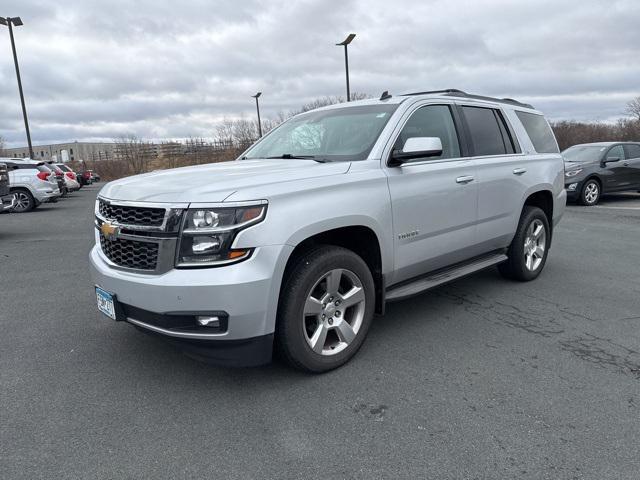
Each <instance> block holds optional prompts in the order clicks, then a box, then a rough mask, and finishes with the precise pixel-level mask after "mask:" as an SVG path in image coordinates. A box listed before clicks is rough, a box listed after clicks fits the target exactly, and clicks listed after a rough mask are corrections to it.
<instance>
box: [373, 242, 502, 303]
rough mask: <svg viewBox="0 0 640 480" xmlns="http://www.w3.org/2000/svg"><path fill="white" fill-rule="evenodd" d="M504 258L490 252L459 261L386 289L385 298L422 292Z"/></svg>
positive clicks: (390, 299)
mask: <svg viewBox="0 0 640 480" xmlns="http://www.w3.org/2000/svg"><path fill="white" fill-rule="evenodd" d="M505 260H507V256H506V255H505V254H503V253H492V254H490V255H483V256H481V257H476V258H474V259H473V260H471V261H469V262H465V263H459V264H457V265H455V266H453V267H449V268H446V269H444V270H439V271H437V272H435V273H433V274H431V275H429V276H426V277H420V278H418V279H417V280H414V281H412V282H410V283H404V284H401V285H399V286H396V287H391V288H390V289H389V290H387V294H386V296H385V300H386V301H388V302H395V301H396V300H402V299H403V298H407V297H411V296H413V295H416V294H418V293H421V292H424V291H425V290H429V289H431V288H433V287H437V286H438V285H442V284H443V283H447V282H451V281H452V280H456V279H458V278H462V277H466V276H467V275H470V274H472V273H475V272H477V271H479V270H483V269H485V268H488V267H492V266H494V265H497V264H498V263H502V262H504V261H505Z"/></svg>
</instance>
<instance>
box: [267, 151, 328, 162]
mask: <svg viewBox="0 0 640 480" xmlns="http://www.w3.org/2000/svg"><path fill="white" fill-rule="evenodd" d="M266 158H267V159H272V158H281V159H283V160H291V159H300V160H315V161H316V162H320V163H324V162H326V160H323V159H321V158H316V156H315V155H293V154H291V153H283V154H282V155H276V156H274V157H266Z"/></svg>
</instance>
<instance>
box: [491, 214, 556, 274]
mask: <svg viewBox="0 0 640 480" xmlns="http://www.w3.org/2000/svg"><path fill="white" fill-rule="evenodd" d="M534 224H535V225H542V226H543V228H544V230H543V232H542V233H541V238H542V235H543V236H544V245H543V250H544V253H542V255H541V258H540V260H541V261H540V262H539V263H538V261H537V258H538V257H535V254H531V253H528V252H527V248H528V247H527V246H526V245H525V242H526V241H527V238H528V237H529V229H530V228H531V226H532V225H534ZM529 245H531V244H530V243H529ZM538 246H539V245H538ZM550 246H551V229H550V228H549V220H548V219H547V216H546V215H545V213H544V212H543V211H542V210H541V209H540V208H538V207H531V206H525V207H524V209H523V210H522V215H521V216H520V222H519V223H518V229H517V230H516V234H515V236H514V237H513V240H512V241H511V245H509V249H508V250H507V257H508V260H507V261H506V262H504V263H501V264H500V265H498V270H499V271H500V273H501V274H502V275H503V276H504V277H506V278H510V279H512V280H518V281H521V282H528V281H531V280H534V279H536V278H537V277H538V275H540V272H542V269H543V268H544V265H545V263H546V262H547V256H548V254H549V247H550ZM531 248H534V246H533V245H532V246H531ZM532 256H533V259H532V263H531V268H530V267H528V266H527V261H528V258H529V257H532ZM536 263H537V265H536ZM533 267H535V268H533Z"/></svg>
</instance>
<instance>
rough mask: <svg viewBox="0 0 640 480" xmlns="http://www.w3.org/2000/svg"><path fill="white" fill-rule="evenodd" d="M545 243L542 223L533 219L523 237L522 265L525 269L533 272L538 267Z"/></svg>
mask: <svg viewBox="0 0 640 480" xmlns="http://www.w3.org/2000/svg"><path fill="white" fill-rule="evenodd" d="M546 245H547V232H546V229H545V228H544V224H543V223H542V221H540V220H539V219H535V220H534V221H533V222H531V224H530V225H529V228H528V229H527V234H526V236H525V239H524V265H525V267H526V268H527V270H529V271H531V272H534V271H536V270H537V269H538V267H539V266H540V264H541V263H542V260H543V259H544V252H545V248H546Z"/></svg>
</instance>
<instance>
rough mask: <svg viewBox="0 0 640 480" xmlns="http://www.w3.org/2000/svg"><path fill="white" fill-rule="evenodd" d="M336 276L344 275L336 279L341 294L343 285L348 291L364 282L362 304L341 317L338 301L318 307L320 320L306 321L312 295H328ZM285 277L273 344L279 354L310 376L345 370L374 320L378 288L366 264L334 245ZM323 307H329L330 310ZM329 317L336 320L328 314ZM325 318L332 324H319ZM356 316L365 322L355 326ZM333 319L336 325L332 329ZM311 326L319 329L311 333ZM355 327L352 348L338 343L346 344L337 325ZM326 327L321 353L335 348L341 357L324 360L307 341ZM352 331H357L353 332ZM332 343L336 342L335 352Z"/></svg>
mask: <svg viewBox="0 0 640 480" xmlns="http://www.w3.org/2000/svg"><path fill="white" fill-rule="evenodd" d="M340 269H341V270H340ZM332 271H342V272H344V273H340V274H339V275H341V276H339V277H338V278H339V279H340V280H339V282H338V283H339V284H340V288H345V287H344V285H345V283H346V284H347V285H348V283H349V281H350V280H351V279H354V278H355V279H357V280H358V281H359V282H360V284H361V286H362V287H361V288H362V291H363V293H364V297H363V301H364V304H362V303H358V304H357V305H356V306H354V307H353V308H352V307H347V308H346V309H345V310H344V313H342V312H341V311H340V310H337V308H340V306H339V302H340V300H338V301H336V300H333V301H331V302H327V303H326V304H322V306H319V307H318V308H319V309H320V310H321V313H319V314H317V316H316V315H314V314H311V315H307V316H305V315H304V312H305V304H306V303H307V300H308V299H311V298H310V297H311V296H314V297H315V295H318V294H316V293H314V292H316V290H314V286H315V287H316V288H317V289H319V290H323V289H325V290H326V291H327V292H329V291H330V288H329V284H328V280H327V278H328V277H327V274H329V272H332ZM349 275H354V276H355V277H349ZM286 276H287V278H285V280H284V281H283V287H282V290H281V292H280V304H279V308H278V320H277V323H276V338H275V342H276V350H277V352H278V353H279V354H280V356H281V357H282V358H283V359H284V360H286V361H287V362H288V363H289V364H290V365H292V366H293V367H295V368H298V369H300V370H304V371H307V372H314V373H320V372H326V371H328V370H332V369H334V368H337V367H339V366H341V365H343V364H345V363H346V362H347V361H348V360H349V359H351V357H353V356H354V355H355V354H356V352H357V351H358V349H359V348H360V347H361V346H362V343H363V342H364V339H365V337H366V335H367V332H368V330H369V327H370V325H371V321H372V319H373V313H374V309H375V293H374V292H375V286H374V282H373V276H372V275H371V271H370V270H369V267H368V266H367V264H366V263H365V262H364V260H362V258H360V257H359V256H358V255H356V254H355V253H354V252H352V251H351V250H347V249H345V248H342V247H336V246H330V245H326V246H319V247H316V248H314V249H312V250H310V251H307V252H305V253H304V254H303V255H301V256H300V257H299V258H298V259H296V260H295V263H294V264H293V266H292V267H291V268H289V269H287V273H286ZM345 278H346V280H345ZM323 282H325V283H323ZM343 282H345V283H343ZM323 285H324V287H323ZM342 293H346V292H342ZM326 295H328V293H326ZM325 298H326V297H325ZM329 298H333V297H329ZM336 298H337V297H336ZM342 301H344V302H345V303H346V301H347V300H346V299H343V300H342ZM324 305H326V306H327V309H326V310H325V308H324ZM343 307H344V305H343ZM334 308H335V309H336V311H335V313H333V309H334ZM330 311H331V312H332V314H333V315H335V317H334V316H332V314H330V313H329V312H330ZM323 312H324V313H327V316H328V317H329V318H326V319H325V320H322V318H325V317H324V316H323V317H322V318H321V315H324V313H323ZM354 312H355V313H354ZM340 316H342V318H340ZM350 316H351V318H350ZM356 316H357V318H358V319H361V321H358V320H355V318H356ZM334 319H335V322H336V323H335V324H334V323H333V322H334ZM310 322H311V324H313V323H314V322H315V326H311V327H310ZM351 322H353V324H354V325H355V324H358V325H359V328H358V329H357V331H356V333H355V337H353V338H352V339H351V340H350V341H349V342H342V343H340V342H341V341H342V338H340V335H339V332H338V331H339V330H340V328H338V325H339V324H340V323H342V324H344V323H351ZM322 325H324V327H323V328H324V329H325V331H326V332H327V334H326V340H322V344H321V345H320V349H321V350H322V349H323V348H324V347H325V346H328V347H327V349H326V352H330V351H331V350H332V349H334V348H335V349H337V352H338V353H330V354H324V355H323V354H320V353H317V352H316V351H314V350H313V349H312V347H311V345H310V341H311V340H308V338H312V337H311V335H310V329H311V331H315V329H317V328H320V327H321V326H322ZM343 326H344V325H343ZM353 330H355V327H354V328H353V329H352V331H353ZM330 332H331V333H330ZM323 338H324V337H323ZM334 338H335V340H334ZM332 342H337V343H336V346H332V344H331V343H332ZM345 345H346V346H345Z"/></svg>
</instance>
